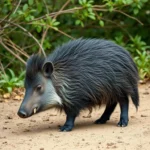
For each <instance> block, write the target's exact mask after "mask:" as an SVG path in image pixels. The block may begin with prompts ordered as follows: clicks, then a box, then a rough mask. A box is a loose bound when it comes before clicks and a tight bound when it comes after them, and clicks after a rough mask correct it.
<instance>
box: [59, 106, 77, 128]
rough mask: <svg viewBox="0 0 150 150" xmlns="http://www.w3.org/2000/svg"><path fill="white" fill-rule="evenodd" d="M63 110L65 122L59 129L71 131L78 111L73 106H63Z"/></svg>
mask: <svg viewBox="0 0 150 150" xmlns="http://www.w3.org/2000/svg"><path fill="white" fill-rule="evenodd" d="M64 111H65V113H66V122H65V124H64V125H63V126H61V127H60V131H71V130H72V129H73V127H74V121H75V118H76V116H77V115H78V114H79V112H78V111H74V109H73V108H67V107H66V106H64Z"/></svg>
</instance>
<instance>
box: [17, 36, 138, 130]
mask: <svg viewBox="0 0 150 150" xmlns="http://www.w3.org/2000/svg"><path fill="white" fill-rule="evenodd" d="M25 88H26V94H25V98H24V101H23V102H22V105H21V107H20V110H19V112H18V115H19V116H20V117H22V118H26V117H29V116H31V115H33V114H34V113H33V109H35V108H36V112H40V111H42V110H45V109H48V108H50V107H54V106H57V107H58V106H59V107H60V108H63V109H64V111H65V113H66V115H67V118H66V123H65V124H64V126H62V127H61V129H60V130H61V131H70V130H72V128H73V126H74V121H75V118H76V116H77V115H78V114H79V112H80V110H82V109H84V108H89V109H91V108H92V107H94V106H97V105H99V106H101V105H102V104H106V109H105V111H104V113H103V115H102V116H101V117H100V118H99V119H98V120H96V121H95V123H97V124H101V123H106V121H107V120H109V118H110V116H111V114H112V112H113V111H114V109H115V107H116V105H117V103H119V105H120V108H121V115H120V121H119V123H118V126H127V124H128V105H129V99H128V96H131V99H132V101H133V103H134V105H135V107H136V108H137V107H138V105H139V96H138V71H137V67H136V65H135V63H134V62H133V60H132V58H131V56H130V54H129V52H127V51H126V50H124V49H123V48H122V47H120V46H118V45H117V44H115V43H113V42H111V41H107V40H99V39H77V40H72V41H70V42H68V43H66V44H64V45H62V46H60V47H57V48H56V49H55V50H54V52H53V53H52V54H50V55H49V56H48V57H47V58H42V57H40V56H38V55H33V56H31V58H30V59H29V60H28V61H27V70H26V79H25ZM29 89H30V90H29ZM31 91H32V92H31ZM33 93H34V94H33ZM35 99H36V100H35ZM37 99H38V100H37ZM29 100H30V101H32V103H31V102H30V104H29ZM26 105H28V106H26ZM29 105H30V106H29ZM29 109H30V111H29Z"/></svg>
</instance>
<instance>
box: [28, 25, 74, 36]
mask: <svg viewBox="0 0 150 150" xmlns="http://www.w3.org/2000/svg"><path fill="white" fill-rule="evenodd" d="M28 24H33V23H28ZM36 25H40V26H45V24H40V23H38V24H36ZM47 26H48V25H47ZM48 27H49V28H51V29H53V30H55V31H58V32H60V33H61V34H63V35H65V36H67V37H69V38H70V39H75V38H74V37H72V36H70V35H69V34H67V33H65V32H63V31H61V30H59V29H58V28H57V29H56V28H55V27H52V26H48Z"/></svg>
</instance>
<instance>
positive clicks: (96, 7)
mask: <svg viewBox="0 0 150 150" xmlns="http://www.w3.org/2000/svg"><path fill="white" fill-rule="evenodd" d="M105 7H106V5H93V6H92V9H93V10H95V11H104V12H109V9H106V8H105ZM82 9H84V8H83V7H75V8H71V9H67V10H60V11H58V12H53V13H50V14H46V15H44V16H42V17H39V18H36V19H34V20H32V21H36V20H40V19H45V18H46V16H47V15H48V16H50V17H55V16H58V15H62V14H67V13H74V12H75V11H77V10H82ZM113 11H114V12H118V13H121V14H123V15H125V16H127V17H129V18H131V19H133V20H135V21H137V22H138V23H140V24H141V25H143V23H142V22H141V21H140V20H138V19H137V18H135V17H132V16H130V15H129V14H127V13H125V12H122V11H121V10H117V9H114V10H113ZM32 21H31V22H32Z"/></svg>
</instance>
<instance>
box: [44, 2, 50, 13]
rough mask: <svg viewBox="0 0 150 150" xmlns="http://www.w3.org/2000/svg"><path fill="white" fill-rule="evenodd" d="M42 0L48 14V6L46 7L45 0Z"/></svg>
mask: <svg viewBox="0 0 150 150" xmlns="http://www.w3.org/2000/svg"><path fill="white" fill-rule="evenodd" d="M43 2H44V5H45V7H46V11H47V13H48V14H49V10H48V8H47V4H46V2H45V0H43Z"/></svg>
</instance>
